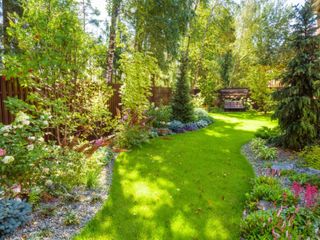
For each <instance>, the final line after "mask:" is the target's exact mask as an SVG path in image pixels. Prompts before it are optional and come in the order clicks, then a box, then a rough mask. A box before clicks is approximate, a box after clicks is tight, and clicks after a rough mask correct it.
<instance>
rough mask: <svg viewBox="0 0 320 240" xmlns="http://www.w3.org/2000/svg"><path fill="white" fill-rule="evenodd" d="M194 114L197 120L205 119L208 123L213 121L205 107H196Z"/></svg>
mask: <svg viewBox="0 0 320 240" xmlns="http://www.w3.org/2000/svg"><path fill="white" fill-rule="evenodd" d="M194 116H195V120H196V121H200V120H203V121H206V122H207V123H208V124H211V123H213V118H212V117H211V116H210V115H209V113H208V112H207V111H206V110H204V109H203V108H195V109H194Z"/></svg>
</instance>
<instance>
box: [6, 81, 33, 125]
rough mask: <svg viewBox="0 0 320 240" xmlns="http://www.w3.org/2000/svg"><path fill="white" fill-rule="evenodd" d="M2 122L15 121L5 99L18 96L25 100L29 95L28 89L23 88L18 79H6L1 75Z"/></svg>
mask: <svg viewBox="0 0 320 240" xmlns="http://www.w3.org/2000/svg"><path fill="white" fill-rule="evenodd" d="M0 79H1V82H0V122H2V123H3V124H9V123H11V122H12V121H13V118H14V117H13V115H12V114H10V112H9V111H8V109H7V108H6V106H5V100H6V99H7V98H8V97H17V98H19V99H22V100H25V99H26V96H27V91H26V89H23V88H22V87H21V86H20V85H19V84H18V81H17V80H5V79H4V78H3V77H1V76H0Z"/></svg>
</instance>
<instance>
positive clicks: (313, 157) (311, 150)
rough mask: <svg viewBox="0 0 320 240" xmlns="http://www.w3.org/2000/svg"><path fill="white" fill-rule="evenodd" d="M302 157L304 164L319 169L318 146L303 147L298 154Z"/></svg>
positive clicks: (319, 148)
mask: <svg viewBox="0 0 320 240" xmlns="http://www.w3.org/2000/svg"><path fill="white" fill-rule="evenodd" d="M300 155H301V157H302V158H303V159H304V162H305V165H306V166H308V167H311V168H315V169H318V170H320V146H319V145H316V146H312V147H308V148H305V149H304V151H302V153H301V154H300Z"/></svg>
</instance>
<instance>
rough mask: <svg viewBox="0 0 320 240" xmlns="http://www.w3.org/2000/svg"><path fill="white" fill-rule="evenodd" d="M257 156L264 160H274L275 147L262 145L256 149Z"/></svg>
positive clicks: (275, 155)
mask: <svg viewBox="0 0 320 240" xmlns="http://www.w3.org/2000/svg"><path fill="white" fill-rule="evenodd" d="M257 157H258V158H261V159H264V160H274V159H276V158H277V149H276V148H271V147H267V146H264V147H262V148H260V149H259V150H258V152H257Z"/></svg>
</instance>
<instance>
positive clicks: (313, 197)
mask: <svg viewBox="0 0 320 240" xmlns="http://www.w3.org/2000/svg"><path fill="white" fill-rule="evenodd" d="M317 197H318V189H317V187H316V186H311V185H310V184H307V188H306V192H305V195H304V201H305V203H306V206H307V207H312V206H314V205H315V204H316V202H317Z"/></svg>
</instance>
